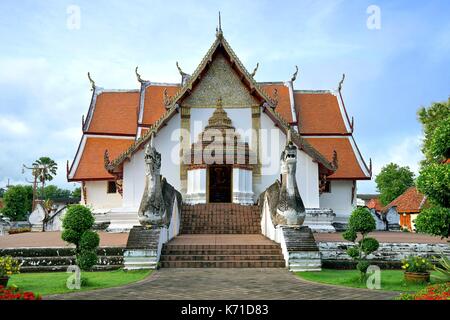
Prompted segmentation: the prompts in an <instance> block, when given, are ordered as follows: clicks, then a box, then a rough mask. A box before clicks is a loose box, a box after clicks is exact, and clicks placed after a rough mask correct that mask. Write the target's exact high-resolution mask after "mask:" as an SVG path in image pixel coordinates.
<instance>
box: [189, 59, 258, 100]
mask: <svg viewBox="0 0 450 320" xmlns="http://www.w3.org/2000/svg"><path fill="white" fill-rule="evenodd" d="M217 97H222V104H223V106H224V107H241V108H242V107H251V106H252V105H255V104H257V103H258V102H257V101H256V99H254V98H253V97H252V96H251V95H250V93H249V91H248V88H246V87H245V86H244V85H243V84H242V82H241V80H240V79H239V77H238V76H237V74H236V72H234V71H233V70H232V69H231V66H230V64H229V63H228V61H227V60H226V58H225V57H224V56H223V55H222V54H219V55H218V56H217V57H216V58H215V59H214V60H213V62H212V63H211V66H210V67H209V69H208V71H207V72H206V74H205V75H204V76H203V77H202V79H201V81H200V82H199V83H198V85H197V86H196V87H195V89H194V90H193V92H192V94H191V95H190V96H189V97H188V98H187V99H186V100H185V101H184V102H183V105H186V106H190V107H214V106H215V105H216V100H217Z"/></svg>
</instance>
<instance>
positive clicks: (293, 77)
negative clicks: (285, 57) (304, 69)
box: [291, 66, 298, 82]
mask: <svg viewBox="0 0 450 320" xmlns="http://www.w3.org/2000/svg"><path fill="white" fill-rule="evenodd" d="M297 74H298V66H295V72H294V74H293V75H292V78H291V81H292V82H294V81H295V79H297Z"/></svg>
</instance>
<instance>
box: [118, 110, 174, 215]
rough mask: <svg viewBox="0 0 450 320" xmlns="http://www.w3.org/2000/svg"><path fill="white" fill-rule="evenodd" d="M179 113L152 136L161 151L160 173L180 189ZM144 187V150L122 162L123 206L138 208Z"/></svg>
mask: <svg viewBox="0 0 450 320" xmlns="http://www.w3.org/2000/svg"><path fill="white" fill-rule="evenodd" d="M180 119H181V118H180V114H179V113H178V114H177V115H175V116H174V117H173V118H172V119H171V120H170V121H169V123H168V124H167V125H166V126H165V127H163V128H162V129H161V130H160V131H159V132H158V134H157V135H156V136H155V138H154V146H155V148H156V150H157V151H158V152H159V153H161V175H162V176H163V177H165V178H166V180H167V181H168V182H169V183H170V184H171V185H172V186H173V187H174V188H175V189H177V190H180V188H181V186H180V159H179V151H180V140H179V139H180V131H179V129H180V124H181V122H180ZM144 187H145V166H144V150H143V149H142V150H139V151H138V152H136V153H135V154H134V155H133V156H132V158H131V159H130V160H129V161H126V162H125V163H124V170H123V206H124V207H131V208H136V210H137V209H138V208H139V205H140V203H141V199H142V194H143V193H144Z"/></svg>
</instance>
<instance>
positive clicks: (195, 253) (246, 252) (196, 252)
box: [164, 248, 282, 256]
mask: <svg viewBox="0 0 450 320" xmlns="http://www.w3.org/2000/svg"><path fill="white" fill-rule="evenodd" d="M164 254H166V255H192V256H198V255H224V256H230V255H281V254H282V252H281V248H278V249H219V250H217V249H194V250H191V249H183V250H171V249H166V250H164Z"/></svg>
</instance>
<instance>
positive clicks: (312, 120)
mask: <svg viewBox="0 0 450 320" xmlns="http://www.w3.org/2000/svg"><path fill="white" fill-rule="evenodd" d="M294 101H295V107H296V110H297V113H298V118H299V119H298V120H299V126H300V133H302V134H325V133H329V134H343V133H347V129H346V128H345V124H344V120H343V119H344V117H343V116H345V115H342V114H341V111H340V109H339V104H338V100H337V97H336V96H335V95H333V94H332V93H330V92H325V93H304V92H295V94H294Z"/></svg>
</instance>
